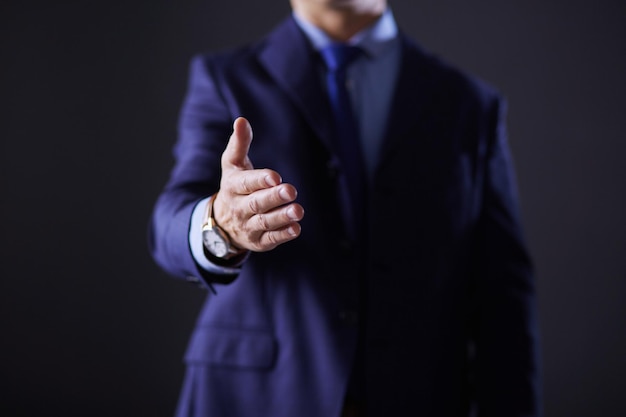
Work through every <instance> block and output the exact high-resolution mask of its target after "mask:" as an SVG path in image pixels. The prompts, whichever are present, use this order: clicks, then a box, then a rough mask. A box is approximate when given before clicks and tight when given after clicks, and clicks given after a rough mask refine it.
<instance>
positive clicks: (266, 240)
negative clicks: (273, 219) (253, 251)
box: [258, 223, 302, 252]
mask: <svg viewBox="0 0 626 417" xmlns="http://www.w3.org/2000/svg"><path fill="white" fill-rule="evenodd" d="M301 230H302V229H301V228H300V224H299V223H292V224H290V225H288V226H286V227H285V228H283V229H280V230H272V231H268V232H265V233H263V234H262V235H261V239H260V241H259V246H260V248H259V249H258V251H259V252H262V251H268V250H272V249H274V248H275V247H276V246H278V245H281V244H283V243H286V242H289V241H290V240H293V239H295V238H297V237H298V236H300V232H301Z"/></svg>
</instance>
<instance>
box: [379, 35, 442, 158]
mask: <svg viewBox="0 0 626 417" xmlns="http://www.w3.org/2000/svg"><path fill="white" fill-rule="evenodd" d="M399 36H400V38H401V42H402V54H401V62H400V72H399V74H398V80H397V82H396V87H395V92H394V95H393V98H392V102H391V106H390V111H389V116H388V119H387V127H386V129H385V136H384V138H385V139H384V141H383V144H382V147H381V154H380V159H379V163H378V166H379V167H380V166H382V165H384V163H385V161H386V160H387V159H389V158H390V157H391V154H392V153H393V152H394V151H395V150H396V149H397V148H398V146H399V145H400V144H401V142H402V141H403V140H406V135H407V134H408V133H415V132H416V130H420V131H423V130H427V129H428V123H429V120H430V117H429V115H428V114H427V113H428V112H429V111H430V109H432V106H429V105H428V104H429V103H432V102H433V100H434V94H433V88H432V86H433V80H432V76H431V73H430V71H429V70H428V66H427V65H425V58H424V56H423V55H422V53H421V52H420V51H419V50H417V49H416V48H417V47H416V46H415V45H414V44H412V43H411V41H410V40H409V39H408V38H407V37H406V36H405V35H404V34H402V33H400V34H399ZM411 139H412V140H416V138H415V137H414V136H413V135H411Z"/></svg>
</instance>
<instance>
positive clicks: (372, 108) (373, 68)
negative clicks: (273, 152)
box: [189, 7, 401, 274]
mask: <svg viewBox="0 0 626 417" xmlns="http://www.w3.org/2000/svg"><path fill="white" fill-rule="evenodd" d="M293 18H294V20H295V22H296V23H297V25H298V26H299V27H300V29H301V30H302V32H303V33H304V35H305V36H306V37H307V39H308V40H309V42H310V43H311V45H312V46H313V49H315V50H317V51H319V50H320V49H322V48H324V47H325V46H328V45H329V44H330V43H333V42H334V41H333V40H332V39H331V38H330V37H329V36H328V35H327V34H326V33H325V32H324V31H322V30H321V29H320V28H318V27H317V26H315V25H313V24H312V23H310V22H308V21H307V20H305V19H304V18H302V17H301V16H299V15H298V14H297V13H296V12H293ZM397 35H398V26H397V24H396V21H395V19H394V17H393V13H392V12H391V9H390V8H389V7H388V8H387V10H386V11H385V12H384V13H383V15H382V16H381V17H380V18H379V19H378V20H377V21H376V22H375V23H374V24H373V25H372V26H370V27H368V28H366V29H363V30H362V31H360V32H358V33H357V34H355V35H354V36H353V37H352V38H350V39H349V40H348V42H347V43H348V44H349V45H355V46H358V47H360V48H362V49H363V50H364V51H365V53H364V54H363V56H362V57H361V58H359V59H357V60H356V61H355V62H354V63H353V64H351V65H350V67H349V68H348V70H347V82H348V87H349V89H350V97H351V99H352V108H353V109H354V112H355V116H356V118H357V120H358V124H359V130H360V133H359V137H360V139H361V141H362V143H361V148H362V150H363V158H364V164H365V168H366V170H367V173H368V177H369V179H370V180H371V178H372V177H373V174H374V171H375V169H376V164H377V162H378V154H379V150H380V146H381V144H382V142H383V137H384V131H385V129H386V128H387V119H388V116H389V108H390V105H391V99H392V97H393V92H394V87H395V84H396V80H397V78H398V71H399V69H400V59H401V56H400V42H399V39H398V36H397ZM323 71H324V69H323V68H320V77H323V76H324V72H323ZM322 85H323V84H322ZM244 116H245V115H244ZM252 128H253V129H254V126H252ZM207 201H208V198H205V199H203V200H200V201H199V202H198V203H197V205H196V207H195V208H194V211H193V214H192V218H191V225H190V229H189V245H190V247H191V252H192V255H193V257H194V259H195V260H196V262H197V263H198V265H200V266H201V267H202V268H204V269H206V270H207V271H209V272H214V273H218V274H219V273H236V272H238V271H239V268H237V267H223V266H219V265H215V264H214V263H212V262H210V261H209V260H208V259H207V258H206V256H205V255H204V250H203V243H202V234H201V232H200V230H201V229H202V220H203V216H204V212H205V207H206V203H207Z"/></svg>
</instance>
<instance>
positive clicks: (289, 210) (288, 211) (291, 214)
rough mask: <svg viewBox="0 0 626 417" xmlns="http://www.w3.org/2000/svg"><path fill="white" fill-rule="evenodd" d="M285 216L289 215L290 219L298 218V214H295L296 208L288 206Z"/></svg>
mask: <svg viewBox="0 0 626 417" xmlns="http://www.w3.org/2000/svg"><path fill="white" fill-rule="evenodd" d="M287 217H289V218H290V219H291V220H298V216H297V215H296V210H294V208H293V207H289V208H288V209H287Z"/></svg>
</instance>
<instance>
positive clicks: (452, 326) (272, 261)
mask: <svg viewBox="0 0 626 417" xmlns="http://www.w3.org/2000/svg"><path fill="white" fill-rule="evenodd" d="M400 36H401V40H402V65H401V68H402V69H401V73H400V74H399V79H398V85H397V90H396V92H395V96H394V99H393V104H392V106H391V108H390V109H389V121H388V128H387V133H386V135H385V139H384V145H383V149H382V151H381V154H380V161H379V165H378V167H377V169H376V172H375V175H374V178H373V181H372V184H371V188H370V192H369V205H368V207H364V208H363V209H364V210H365V211H366V213H367V218H368V225H367V232H366V235H367V239H364V240H361V241H354V239H352V238H351V236H350V235H349V233H347V231H348V230H350V228H349V227H348V224H347V222H350V221H351V218H350V217H349V216H346V215H345V214H344V213H343V211H342V205H341V203H340V202H341V201H342V200H343V199H342V196H344V195H345V193H346V189H345V185H344V182H343V181H342V174H341V166H340V165H339V163H338V162H337V158H336V154H335V147H334V145H333V140H332V130H331V128H332V126H331V123H332V118H331V114H330V109H329V107H328V103H327V99H326V97H325V94H324V89H323V88H322V85H321V84H320V79H319V73H318V67H317V65H318V64H319V62H318V61H317V58H316V55H315V53H314V51H313V50H312V49H311V47H310V46H309V44H308V43H307V41H306V39H305V38H304V36H303V34H302V33H301V32H300V30H299V29H298V27H297V25H296V24H295V23H294V21H293V20H292V19H291V18H288V19H287V20H286V21H285V22H283V23H282V24H281V25H279V26H278V27H277V28H276V29H275V30H274V31H273V32H272V33H271V34H269V36H268V37H266V38H264V39H263V40H261V41H259V42H257V43H254V44H250V45H247V46H244V47H241V48H237V49H234V50H230V51H227V52H222V53H218V54H204V55H198V56H197V57H195V58H194V59H193V61H192V65H191V73H190V83H189V89H188V94H187V97H186V99H185V102H184V105H183V108H182V112H181V116H180V135H179V139H178V141H177V143H176V146H175V158H176V161H175V162H176V163H175V166H174V168H173V170H172V172H171V177H170V179H169V181H168V183H167V184H166V186H165V188H164V190H163V192H162V194H161V195H160V196H159V198H158V201H157V203H156V206H155V210H154V214H153V218H152V222H151V227H150V245H151V250H152V253H153V256H154V259H155V260H156V262H157V263H158V264H159V265H160V266H161V267H162V268H163V269H164V270H166V271H167V272H169V273H170V274H172V275H173V276H176V277H180V278H186V279H189V280H191V281H200V282H201V283H204V285H208V284H210V285H212V286H213V287H214V289H215V293H212V292H208V293H207V299H206V303H205V305H204V307H203V309H202V311H201V312H200V314H199V317H198V321H197V325H196V327H195V330H194V332H193V335H192V337H191V340H190V343H189V348H188V351H187V353H186V357H185V359H186V363H187V365H188V369H187V375H186V378H185V382H184V387H183V389H182V392H181V399H180V404H179V409H178V413H179V415H180V416H219V417H228V416H266V417H270V416H271V417H294V416H299V417H329V416H339V414H340V410H341V407H342V402H343V397H344V393H345V390H346V385H347V382H348V377H349V375H350V367H351V364H352V362H353V359H354V355H355V346H356V342H357V334H358V328H359V326H358V324H361V325H362V326H363V329H364V330H365V338H364V344H363V346H364V350H363V355H364V358H365V363H366V365H367V367H366V373H365V375H364V376H363V378H364V379H363V382H365V387H366V393H367V402H368V413H369V414H368V415H370V416H396V415H398V416H399V415H411V416H413V415H414V416H429V417H433V416H446V417H450V416H466V415H468V413H469V410H470V408H473V409H474V410H477V411H478V415H479V416H485V417H486V416H498V417H504V416H535V415H537V413H538V411H537V410H538V404H539V401H538V390H539V388H538V366H537V365H538V361H537V328H536V318H535V287H534V283H533V280H534V279H533V272H532V268H531V262H530V260H529V256H528V253H527V250H526V248H525V244H524V241H523V237H522V233H521V227H520V216H519V212H518V201H517V198H518V197H517V195H516V187H515V180H514V175H513V168H512V161H511V157H510V155H509V149H508V146H507V142H506V132H505V121H504V118H505V110H504V104H503V100H502V98H501V97H500V96H499V94H498V93H497V92H496V91H494V90H493V89H492V88H491V87H489V86H488V85H486V84H484V83H482V82H481V81H479V80H476V79H474V78H472V77H470V76H468V75H466V74H464V73H462V72H461V71H459V70H457V69H455V68H453V67H451V66H449V65H447V64H445V63H443V62H441V60H439V59H437V58H436V57H435V56H432V55H431V54H428V53H426V52H425V51H423V50H422V49H421V48H419V47H418V46H417V45H415V44H414V43H413V42H412V41H411V40H409V39H408V38H407V37H406V36H404V35H403V34H401V35H400ZM237 116H244V117H246V118H248V119H249V120H250V122H251V125H252V127H253V130H254V139H253V142H252V146H251V149H250V158H251V160H252V162H253V164H254V165H255V167H256V168H262V167H268V168H272V169H274V170H276V171H278V172H279V173H280V174H281V175H282V177H283V180H284V181H285V182H289V183H292V184H294V185H295V187H296V188H297V189H298V192H299V194H298V202H299V203H301V204H302V205H303V207H304V208H305V211H306V215H305V217H304V219H303V220H302V222H301V225H302V234H301V236H300V237H299V238H298V239H296V240H295V241H293V242H290V243H287V244H284V245H282V246H280V247H278V248H277V249H275V250H273V251H270V252H266V253H253V254H251V256H250V258H249V259H248V261H247V262H246V263H245V265H244V266H243V269H242V271H241V273H240V274H239V275H238V276H236V277H235V276H219V275H213V274H210V273H208V272H206V271H204V270H202V269H200V268H198V266H197V265H196V264H195V262H194V260H193V258H192V256H191V253H190V250H189V245H188V233H189V224H190V216H191V213H192V210H193V207H194V205H195V204H196V203H197V202H198V201H199V200H200V199H202V198H204V197H206V196H208V195H210V194H212V193H213V192H215V191H216V190H217V189H218V186H219V179H220V156H221V154H222V152H223V150H224V148H225V146H226V143H227V140H228V138H229V136H230V134H231V130H232V122H233V120H234V119H235V118H236V117H237ZM359 283H362V284H363V287H359ZM359 288H362V289H363V288H364V290H362V289H359ZM359 298H361V300H359ZM363 300H365V301H366V303H365V304H366V305H367V311H366V313H365V314H363V312H361V313H359V306H360V304H359V303H360V301H361V302H362V301H363Z"/></svg>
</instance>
